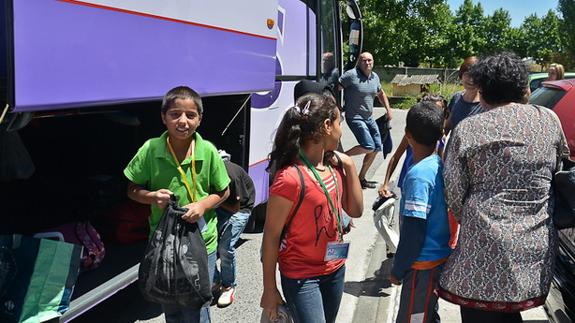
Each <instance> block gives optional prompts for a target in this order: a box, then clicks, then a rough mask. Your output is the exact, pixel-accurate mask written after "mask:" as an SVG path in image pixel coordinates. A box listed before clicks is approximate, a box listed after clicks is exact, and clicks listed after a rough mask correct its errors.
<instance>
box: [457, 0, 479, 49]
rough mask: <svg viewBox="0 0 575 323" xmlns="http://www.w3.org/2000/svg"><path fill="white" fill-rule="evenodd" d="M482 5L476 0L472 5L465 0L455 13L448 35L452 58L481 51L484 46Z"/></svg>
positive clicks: (469, 0) (468, 0)
mask: <svg viewBox="0 0 575 323" xmlns="http://www.w3.org/2000/svg"><path fill="white" fill-rule="evenodd" d="M483 19H484V17H483V7H482V6H481V3H480V2H478V3H477V4H476V5H473V2H472V1H471V0H465V1H464V2H463V4H461V6H460V7H459V9H457V11H456V13H455V19H454V23H455V29H454V30H453V33H452V34H451V36H450V46H451V48H453V49H454V50H453V53H452V55H454V58H457V59H458V60H459V59H461V58H465V57H468V56H472V55H477V54H478V53H480V52H482V51H483V49H484V47H485V39H484V38H483V36H482V35H483V24H484V23H483Z"/></svg>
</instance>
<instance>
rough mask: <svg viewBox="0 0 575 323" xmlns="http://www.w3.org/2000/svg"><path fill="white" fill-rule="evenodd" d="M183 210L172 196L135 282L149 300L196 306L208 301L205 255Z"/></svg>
mask: <svg viewBox="0 0 575 323" xmlns="http://www.w3.org/2000/svg"><path fill="white" fill-rule="evenodd" d="M185 212H186V209H183V208H180V207H178V205H177V200H176V198H172V200H171V201H170V202H169V204H168V206H167V207H166V209H165V210H164V215H163V216H162V218H161V220H160V223H159V224H158V227H157V228H156V230H155V231H154V234H153V235H152V237H151V239H150V241H149V242H148V246H147V247H146V254H145V255H144V259H142V262H141V263H140V270H139V273H138V280H139V281H138V285H139V287H140V290H141V291H142V294H143V295H144V298H146V299H147V300H149V301H151V302H155V303H160V304H173V305H181V306H186V307H191V308H197V309H200V308H201V307H202V306H203V305H205V304H209V303H210V302H211V300H212V292H211V286H210V277H209V270H208V255H207V252H206V245H205V243H204V239H203V238H202V233H201V232H200V229H199V227H198V225H197V223H188V222H186V221H184V220H182V218H181V217H182V215H183V214H184V213H185Z"/></svg>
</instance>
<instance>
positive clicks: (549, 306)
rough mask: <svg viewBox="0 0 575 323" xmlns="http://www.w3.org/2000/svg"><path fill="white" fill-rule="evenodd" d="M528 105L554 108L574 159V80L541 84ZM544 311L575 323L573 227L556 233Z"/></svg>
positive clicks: (558, 321)
mask: <svg viewBox="0 0 575 323" xmlns="http://www.w3.org/2000/svg"><path fill="white" fill-rule="evenodd" d="M529 103H533V104H539V105H542V106H546V107H548V108H549V109H553V111H555V113H556V114H557V115H558V116H559V119H560V120H561V125H562V126H563V131H564V132H565V136H566V137H567V141H568V143H569V149H570V150H571V159H574V160H575V158H574V157H575V79H571V80H560V81H550V82H543V86H542V87H540V88H539V89H537V90H536V91H535V92H533V94H532V95H531V98H529ZM545 310H546V312H547V316H548V317H549V320H550V321H551V322H554V323H563V322H575V228H571V229H565V230H561V231H559V250H558V254H557V258H556V262H555V268H554V269H553V281H552V284H551V290H550V291H549V295H548V296H547V299H546V300H545Z"/></svg>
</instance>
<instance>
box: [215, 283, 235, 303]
mask: <svg viewBox="0 0 575 323" xmlns="http://www.w3.org/2000/svg"><path fill="white" fill-rule="evenodd" d="M235 293H236V290H235V288H233V287H226V288H224V289H222V294H221V295H220V298H218V307H219V308H223V307H226V306H230V305H231V304H232V303H233V302H234V294H235Z"/></svg>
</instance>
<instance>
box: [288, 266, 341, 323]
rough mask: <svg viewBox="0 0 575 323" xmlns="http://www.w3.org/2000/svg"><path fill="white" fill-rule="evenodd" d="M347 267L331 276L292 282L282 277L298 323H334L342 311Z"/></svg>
mask: <svg viewBox="0 0 575 323" xmlns="http://www.w3.org/2000/svg"><path fill="white" fill-rule="evenodd" d="M344 278H345V265H343V266H341V268H339V269H338V270H336V271H335V272H334V273H332V274H330V275H324V276H318V277H311V278H304V279H290V278H287V277H285V276H281V281H282V290H283V293H284V296H285V298H286V301H287V306H288V308H289V310H290V312H291V313H292V316H293V318H294V322H295V323H307V322H313V323H333V322H335V318H336V317H337V312H338V311H339V305H340V303H341V297H342V295H343V286H344Z"/></svg>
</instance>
